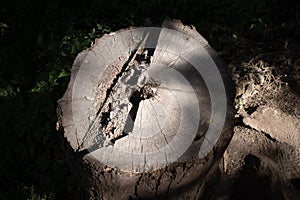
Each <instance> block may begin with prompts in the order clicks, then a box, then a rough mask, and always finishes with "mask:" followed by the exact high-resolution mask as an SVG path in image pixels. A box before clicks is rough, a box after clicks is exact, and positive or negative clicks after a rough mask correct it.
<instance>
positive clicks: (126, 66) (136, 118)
mask: <svg viewBox="0 0 300 200" xmlns="http://www.w3.org/2000/svg"><path fill="white" fill-rule="evenodd" d="M59 111H60V112H59V116H60V124H61V128H62V129H63V132H64V136H65V138H66V139H67V141H68V143H69V144H70V147H71V149H72V151H74V152H73V153H71V154H72V156H73V159H71V164H72V165H74V171H75V173H77V175H78V177H79V178H80V179H81V180H87V183H88V184H87V185H86V186H83V187H82V189H83V190H84V191H86V192H87V193H86V194H88V195H89V196H90V197H91V198H94V199H198V198H200V197H201V196H202V195H203V193H204V191H205V185H206V184H207V182H208V181H209V180H210V179H211V178H212V177H213V176H214V174H215V172H216V171H217V168H218V164H219V160H220V158H221V156H222V154H223V152H224V150H225V148H226V147H227V145H228V142H229V140H230V138H231V137H232V134H233V132H232V88H231V87H230V81H229V77H228V75H227V73H226V69H225V68H224V66H223V65H222V63H221V62H220V61H219V60H218V58H217V57H216V55H215V53H214V51H213V50H212V49H211V47H210V46H209V45H208V43H207V42H206V40H205V39H204V38H202V36H201V35H200V34H199V33H197V31H196V30H195V28H194V27H190V26H184V25H182V24H181V22H180V21H176V20H165V21H164V23H163V25H162V28H159V27H145V28H130V29H126V30H121V31H118V32H115V33H111V34H109V35H105V36H103V37H102V38H100V39H98V40H96V41H95V44H94V45H93V46H92V47H91V48H90V49H88V50H86V51H83V52H82V53H80V54H79V55H78V56H77V58H76V60H75V62H74V65H73V68H72V74H71V80H70V83H69V86H68V89H67V91H66V93H65V95H64V96H63V98H62V99H60V100H59Z"/></svg>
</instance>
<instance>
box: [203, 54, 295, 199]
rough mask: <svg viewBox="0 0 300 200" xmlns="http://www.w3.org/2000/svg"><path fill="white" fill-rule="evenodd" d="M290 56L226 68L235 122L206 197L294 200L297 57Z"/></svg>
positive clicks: (271, 56) (267, 57)
mask: <svg viewBox="0 0 300 200" xmlns="http://www.w3.org/2000/svg"><path fill="white" fill-rule="evenodd" d="M293 56H295V55H293ZM293 56H283V54H282V53H275V54H274V53H272V54H265V55H260V56H257V57H255V58H253V59H251V60H250V61H248V62H244V63H242V64H240V65H238V64H230V65H229V69H230V73H231V76H232V79H233V81H234V82H235V86H236V97H235V108H236V116H235V120H236V122H235V127H234V136H233V138H232V140H231V142H230V144H229V146H228V148H227V150H226V151H225V154H224V156H223V162H222V163H221V164H220V166H219V167H220V169H219V170H220V174H219V177H217V180H215V181H213V182H214V184H212V188H213V189H212V191H211V193H212V194H211V195H209V196H210V199H300V190H299V183H300V98H299V95H300V93H299V89H300V59H295V58H293ZM220 188H221V189H220Z"/></svg>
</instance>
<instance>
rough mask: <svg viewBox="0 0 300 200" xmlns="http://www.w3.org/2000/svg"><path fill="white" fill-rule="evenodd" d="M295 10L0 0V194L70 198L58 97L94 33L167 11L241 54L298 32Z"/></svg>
mask: <svg viewBox="0 0 300 200" xmlns="http://www.w3.org/2000/svg"><path fill="white" fill-rule="evenodd" d="M290 4H291V5H292V7H291V6H290ZM299 10H300V9H299V5H298V4H297V5H296V1H295V2H294V1H285V2H281V1H279V0H251V1H238V0H225V1H221V0H217V1H207V0H203V1H196V0H190V1H183V0H177V1H175V0H171V1H154V0H150V1H142V0H132V1H121V0H110V1H101V0H88V1H78V2H77V1H71V0H66V1H62V0H46V1H39V0H31V1H28V0H24V1H17V0H4V2H0V66H1V67H0V104H1V106H0V113H1V116H0V130H1V132H0V152H1V155H2V159H1V160H0V177H1V179H0V199H54V198H56V199H62V198H63V199H65V198H69V199H74V198H76V195H77V193H78V191H76V181H75V179H74V178H73V176H72V175H71V170H70V168H69V166H68V164H67V162H66V160H67V158H66V155H65V154H64V150H63V149H62V146H61V138H60V136H59V135H58V133H57V132H56V130H55V123H56V120H57V119H56V113H55V110H56V105H57V104H56V101H57V100H58V99H59V98H61V97H62V95H63V92H64V91H65V90H66V87H67V84H68V81H69V76H70V69H71V66H72V62H73V60H74V58H75V57H76V55H77V54H78V53H79V52H80V51H82V50H84V49H86V48H88V47H89V46H90V44H91V43H92V42H93V41H94V39H95V38H98V37H101V36H102V35H103V34H105V33H109V32H111V31H116V30H118V29H121V28H127V27H128V26H142V25H143V24H144V21H145V19H146V18H147V17H150V18H151V19H152V21H153V23H154V24H155V25H160V23H161V22H162V20H163V19H164V18H165V17H171V18H177V19H181V20H182V21H183V22H184V23H185V24H193V25H195V26H196V27H197V30H198V31H199V32H200V33H201V34H203V36H204V37H205V38H206V39H208V40H209V42H210V43H211V45H212V46H213V47H214V48H216V49H217V50H218V51H222V52H223V54H222V55H223V58H224V59H225V60H228V59H229V60H230V59H232V60H233V59H243V58H245V57H247V56H249V55H250V54H253V53H257V52H259V51H262V49H263V48H265V47H264V46H262V45H260V44H265V45H266V46H272V45H273V44H277V45H278V46H280V45H281V46H284V44H286V41H283V42H282V43H281V42H280V41H281V39H280V37H278V39H277V37H276V36H281V37H283V36H286V35H292V33H293V36H294V37H299V32H300V31H299V29H300V28H299V27H300V26H299V16H300V15H299ZM279 11H280V12H279ZM280 48H281V47H280Z"/></svg>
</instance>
